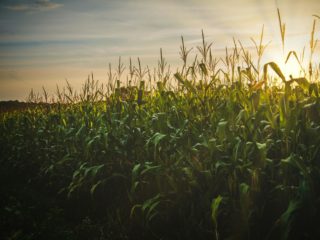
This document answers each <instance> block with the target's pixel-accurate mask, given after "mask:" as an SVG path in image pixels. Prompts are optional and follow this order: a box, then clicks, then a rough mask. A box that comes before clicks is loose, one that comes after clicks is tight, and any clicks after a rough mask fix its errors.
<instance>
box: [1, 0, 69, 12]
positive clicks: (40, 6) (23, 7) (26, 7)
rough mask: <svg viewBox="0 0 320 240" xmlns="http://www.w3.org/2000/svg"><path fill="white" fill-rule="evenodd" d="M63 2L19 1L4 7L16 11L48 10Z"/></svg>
mask: <svg viewBox="0 0 320 240" xmlns="http://www.w3.org/2000/svg"><path fill="white" fill-rule="evenodd" d="M62 6H63V4H60V3H54V2H51V1H50V0H36V1H32V2H28V3H19V4H13V5H9V6H7V7H6V8H7V9H9V10H11V11H18V12H34V11H48V10H53V9H57V8H60V7H62Z"/></svg>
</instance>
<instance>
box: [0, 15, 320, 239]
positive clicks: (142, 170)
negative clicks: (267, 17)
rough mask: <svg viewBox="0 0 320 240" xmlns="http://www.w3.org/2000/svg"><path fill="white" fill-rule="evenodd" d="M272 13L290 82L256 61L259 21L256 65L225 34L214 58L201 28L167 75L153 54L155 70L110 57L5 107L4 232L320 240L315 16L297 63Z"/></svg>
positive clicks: (259, 46)
mask: <svg viewBox="0 0 320 240" xmlns="http://www.w3.org/2000/svg"><path fill="white" fill-rule="evenodd" d="M278 13H279V24H280V31H281V40H282V44H283V51H284V53H286V56H285V60H286V61H288V60H289V59H291V58H294V60H295V61H297V62H298V63H299V66H300V73H301V75H300V76H299V77H295V78H293V77H290V78H289V79H287V78H286V77H285V75H284V73H283V70H282V69H281V68H280V67H279V64H277V63H276V62H274V61H271V62H268V63H264V64H263V62H262V56H263V53H264V52H265V51H267V49H266V46H267V45H268V43H267V44H265V43H264V41H263V35H264V29H263V28H262V32H261V36H260V39H259V41H258V42H256V41H255V40H254V39H252V41H253V43H254V45H255V50H256V54H257V56H258V59H254V58H253V57H252V55H251V53H250V51H249V50H247V49H246V48H245V47H244V46H243V45H242V43H241V42H238V41H237V40H235V39H234V46H233V48H232V49H228V48H227V49H226V56H225V57H224V58H218V57H215V56H214V55H213V51H212V46H214V45H212V43H207V42H206V40H205V35H204V33H203V32H202V44H201V46H198V47H196V48H189V47H187V46H186V45H185V41H184V38H183V37H182V38H181V39H182V45H181V47H180V57H181V59H182V67H181V68H179V69H177V71H174V72H172V70H171V69H170V66H169V65H168V63H167V61H166V60H165V58H164V56H163V52H162V50H160V59H159V61H158V65H157V67H156V68H149V67H145V68H144V67H143V65H142V63H141V61H140V59H138V60H137V65H134V63H133V61H132V60H131V59H130V64H129V66H128V67H127V68H126V67H125V66H124V64H123V62H122V60H121V58H119V63H118V67H117V68H116V69H115V70H113V68H112V66H111V65H109V69H108V75H107V81H106V82H103V81H97V80H95V79H94V76H93V75H90V76H89V77H88V80H87V81H86V82H85V84H84V85H83V87H82V89H80V90H78V91H76V90H75V89H74V88H73V87H71V86H70V84H69V83H68V82H67V86H66V87H65V88H59V87H57V91H56V94H55V95H50V94H49V93H48V92H47V91H46V90H45V88H43V94H42V95H41V94H37V93H35V92H34V91H31V93H30V95H29V98H28V101H29V102H30V107H29V108H27V109H24V110H18V111H10V112H7V111H3V112H1V116H0V136H1V137H0V146H1V147H0V156H1V158H0V161H1V162H0V163H1V170H0V176H1V181H0V182H1V183H0V186H1V200H0V203H1V208H0V213H1V214H0V220H1V221H0V228H1V229H2V230H1V233H0V238H1V239H320V231H319V227H318V223H317V219H319V218H320V187H319V186H320V98H319V71H320V69H319V63H317V62H316V61H315V59H317V58H319V54H320V53H319V51H317V47H316V46H317V40H316V39H315V38H316V33H317V31H316V29H317V28H316V21H317V20H316V19H317V18H318V16H317V15H315V20H314V24H313V28H312V33H311V40H310V44H309V48H310V53H311V54H310V58H309V59H308V60H307V62H305V61H304V58H303V57H299V55H298V53H297V52H296V51H295V50H294V49H290V50H289V51H288V52H285V48H284V47H285V45H284V40H285V24H284V23H282V20H281V17H280V12H278ZM192 51H193V52H196V54H197V55H196V56H195V58H194V59H190V53H191V52H192ZM126 72H127V73H128V75H127V76H125V73H126ZM124 76H125V77H124ZM275 78H276V79H279V80H280V81H281V84H280V85H273V84H272V82H273V80H274V79H275ZM122 79H125V81H122ZM31 102H36V103H37V104H36V107H35V106H34V105H31Z"/></svg>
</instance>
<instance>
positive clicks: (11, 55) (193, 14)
mask: <svg viewBox="0 0 320 240" xmlns="http://www.w3.org/2000/svg"><path fill="white" fill-rule="evenodd" d="M277 7H279V8H280V10H281V13H282V18H283V21H284V22H286V23H287V42H288V48H289V47H294V48H298V50H299V48H300V47H302V45H305V44H307V43H308V42H307V41H308V40H306V39H307V37H308V36H309V33H310V29H311V25H312V21H313V17H312V14H318V15H319V14H320V3H319V1H318V0H305V1H303V0H295V1H290V0H278V1H273V0H242V1H238V0H225V1H221V0H219V1H217V0H199V1H196V0H184V1H182V0H181V1H179V0H171V1H169V0H162V1H155V0H135V1H129V0H122V1H120V0H118V1H116V0H91V1H84V0H77V1H74V0H73V1H72V0H66V1H61V0H50V1H49V0H10V1H9V0H1V3H0V84H1V85H0V86H1V87H0V100H7V99H19V100H23V99H24V98H25V97H26V95H27V93H28V91H29V90H30V89H31V88H33V89H35V90H36V91H37V90H39V91H40V89H41V87H42V86H45V87H46V88H47V89H48V90H49V91H54V89H55V86H56V84H58V85H64V81H65V79H68V80H69V81H70V82H71V84H72V85H74V86H76V87H77V86H80V85H81V84H82V83H83V81H84V80H85V79H86V77H87V75H88V74H90V73H91V72H93V73H94V75H95V76H96V78H97V79H100V80H101V81H103V80H105V79H106V74H107V65H108V63H109V62H111V63H116V61H117V59H118V56H122V59H123V60H124V61H125V63H126V62H128V59H129V57H132V58H133V59H136V58H137V57H140V58H141V59H142V63H143V65H146V64H148V65H151V66H152V65H156V63H157V58H158V55H159V49H160V48H162V49H163V52H164V55H165V57H166V59H167V60H168V61H169V63H171V65H173V66H176V65H177V64H178V63H179V56H178V51H179V45H180V36H181V35H183V36H184V38H185V41H186V44H187V46H189V47H195V46H196V45H197V44H198V43H200V40H201V29H203V30H204V31H205V34H206V36H207V40H208V41H212V42H213V49H214V53H215V54H216V55H217V56H220V55H221V54H222V53H223V52H224V47H225V46H232V37H235V38H236V39H239V40H241V41H242V42H243V43H244V44H246V45H247V46H251V44H252V43H251V42H250V37H253V38H257V37H258V35H259V33H260V30H261V27H262V24H264V25H265V33H266V39H268V40H272V44H271V48H274V49H276V47H277V46H279V41H280V35H279V28H278V22H277V13H276V9H277ZM317 37H318V38H319V34H318V35H317ZM272 54H273V53H272V51H271V55H272ZM272 57H274V56H270V58H272ZM276 58H277V57H276Z"/></svg>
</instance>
